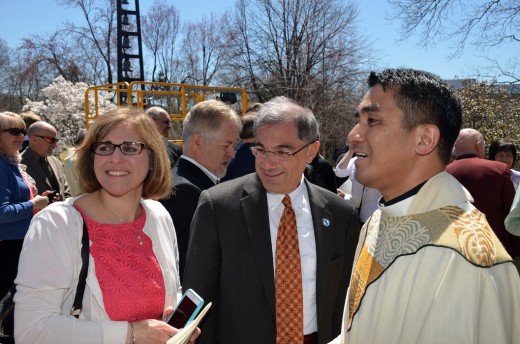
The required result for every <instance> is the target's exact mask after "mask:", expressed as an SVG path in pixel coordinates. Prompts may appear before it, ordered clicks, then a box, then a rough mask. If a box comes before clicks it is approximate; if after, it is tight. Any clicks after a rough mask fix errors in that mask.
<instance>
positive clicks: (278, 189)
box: [255, 122, 320, 195]
mask: <svg viewBox="0 0 520 344" xmlns="http://www.w3.org/2000/svg"><path fill="white" fill-rule="evenodd" d="M308 143H309V142H305V141H303V140H301V139H300V138H298V131H297V128H296V125H295V124H294V123H293V122H285V123H279V124H272V125H265V126H264V127H261V128H260V129H259V130H258V132H257V133H256V136H255V146H257V147H261V148H264V149H266V150H268V151H288V152H291V153H294V152H296V151H298V150H299V149H301V148H302V147H304V146H305V145H306V144H308ZM319 147H320V143H319V142H318V141H316V142H313V143H310V144H309V145H308V146H307V147H305V148H303V149H302V150H301V151H299V152H297V153H296V154H294V155H292V156H290V157H289V158H287V159H281V158H280V157H277V156H274V155H273V154H272V153H268V154H267V156H264V157H261V156H257V157H256V158H255V166H256V173H257V174H258V177H259V178H260V180H261V181H262V184H263V186H264V188H265V189H266V190H267V191H268V192H272V193H276V194H285V195H287V194H289V193H291V192H292V191H294V190H295V189H296V188H297V187H298V185H299V184H300V181H301V179H302V174H303V171H304V169H305V166H306V165H307V164H309V163H310V162H311V161H312V159H313V158H314V156H315V155H316V153H317V152H318V149H319Z"/></svg>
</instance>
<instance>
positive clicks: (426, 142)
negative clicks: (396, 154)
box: [415, 124, 441, 155]
mask: <svg viewBox="0 0 520 344" xmlns="http://www.w3.org/2000/svg"><path fill="white" fill-rule="evenodd" d="M416 130H417V145H416V148H415V151H416V152H417V154H419V155H428V154H431V153H432V152H433V151H434V150H435V149H436V148H437V145H438V144H439V139H440V137H441V134H440V131H439V128H438V127H437V126H436V125H433V124H423V125H420V126H419V127H417V128H416Z"/></svg>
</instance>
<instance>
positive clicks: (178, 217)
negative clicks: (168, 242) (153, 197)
mask: <svg viewBox="0 0 520 344" xmlns="http://www.w3.org/2000/svg"><path fill="white" fill-rule="evenodd" d="M240 129H241V124H240V118H239V117H238V115H237V114H236V112H235V111H233V109H231V108H230V107H229V106H227V105H226V104H224V103H223V102H221V101H218V100H206V101H203V102H200V103H198V104H197V105H195V106H194V107H193V108H192V109H191V111H190V112H189V113H188V115H186V119H185V120H184V125H183V131H182V139H183V142H184V148H183V151H184V152H183V155H181V157H180V158H179V160H178V161H177V164H176V166H175V167H174V168H173V169H172V176H173V188H174V190H173V191H174V194H173V195H172V196H171V197H170V198H168V199H165V200H162V201H161V203H162V204H163V205H164V207H165V208H166V209H167V210H168V212H169V213H170V215H171V217H172V220H173V224H174V225H175V232H176V234H177V245H178V248H179V275H180V278H181V281H182V280H183V273H184V265H185V262H186V251H187V250H188V242H189V238H190V225H191V220H192V218H193V214H194V213H195V209H196V208H197V203H198V201H199V196H200V193H201V192H202V190H206V189H208V188H210V187H212V186H214V185H215V184H216V183H217V182H218V181H219V179H220V178H222V177H223V176H224V175H225V174H226V169H227V167H228V165H229V162H230V161H231V159H233V157H234V156H235V151H234V148H235V143H236V141H237V137H238V133H239V132H240Z"/></svg>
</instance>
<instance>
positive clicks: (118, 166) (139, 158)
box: [15, 108, 200, 344]
mask: <svg viewBox="0 0 520 344" xmlns="http://www.w3.org/2000/svg"><path fill="white" fill-rule="evenodd" d="M78 154H79V156H78V172H79V173H78V174H79V179H80V184H81V188H82V190H84V191H86V192H87V194H85V195H82V196H79V197H76V198H70V199H68V200H66V201H65V202H58V203H55V204H53V205H52V206H49V207H47V208H46V209H45V210H44V211H41V212H40V213H38V214H37V215H36V216H35V217H34V219H33V221H32V223H31V225H30V228H29V232H28V233H27V236H26V239H25V242H24V245H23V249H22V254H21V258H20V265H19V273H18V276H17V278H16V280H15V283H16V284H17V292H16V295H15V303H16V306H15V339H16V341H17V342H19V343H118V344H119V343H120V344H124V343H134V344H135V343H138V344H139V343H166V341H167V340H168V339H169V338H171V337H172V336H174V335H175V334H176V333H177V332H178V330H177V329H175V328H173V327H171V326H169V325H168V324H167V323H166V322H164V319H166V317H167V316H168V315H169V314H171V312H172V310H173V307H174V306H175V304H176V303H177V299H178V295H179V293H180V292H181V285H180V282H179V275H178V252H177V242H176V237H175V230H174V227H173V223H172V220H171V218H170V216H169V214H168V212H167V211H166V210H165V209H164V208H163V207H162V205H161V204H160V203H158V202H157V201H154V200H152V199H160V198H163V197H165V196H167V194H168V192H169V190H171V174H170V168H169V162H168V157H167V154H166V151H165V149H164V145H163V142H162V139H161V135H160V134H159V132H158V131H157V129H156V127H155V124H154V123H153V122H152V121H151V120H150V119H149V118H148V116H146V115H145V114H144V113H143V112H142V111H139V110H135V109H131V108H118V109H117V110H114V111H111V112H109V113H107V114H105V115H103V116H101V117H100V119H98V120H97V121H96V122H95V123H94V124H93V125H92V127H91V128H90V129H89V130H88V132H87V136H86V138H85V141H84V142H83V144H82V145H81V146H80V147H79V149H78ZM84 221H85V223H86V225H87V229H88V234H89V238H90V257H89V269H88V274H87V279H86V288H85V292H84V296H83V309H82V312H81V314H80V315H79V319H76V318H75V317H73V316H71V315H70V309H71V306H72V303H73V300H74V296H75V295H76V287H77V284H78V276H79V271H80V269H81V266H82V261H81V255H80V251H81V237H82V228H83V222H84ZM199 333H200V331H197V332H196V333H195V334H194V335H193V336H192V338H191V341H192V342H193V341H195V339H196V338H197V336H198V335H199Z"/></svg>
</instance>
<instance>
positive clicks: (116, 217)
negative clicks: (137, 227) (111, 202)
mask: <svg viewBox="0 0 520 344" xmlns="http://www.w3.org/2000/svg"><path fill="white" fill-rule="evenodd" d="M98 196H99V201H100V202H101V204H102V205H103V208H104V209H106V210H108V212H109V213H110V214H111V215H112V216H113V217H114V218H115V219H116V220H117V221H118V223H119V224H122V223H123V219H122V218H120V217H119V216H117V215H116V213H114V212H113V211H112V210H110V208H109V207H107V206H106V205H105V203H104V202H103V200H102V199H101V193H98ZM138 217H139V216H137V217H136V218H138ZM132 229H133V228H132ZM134 234H135V235H136V236H137V240H139V245H140V246H142V245H143V240H142V239H141V231H138V232H137V233H134Z"/></svg>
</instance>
